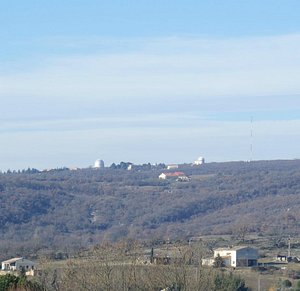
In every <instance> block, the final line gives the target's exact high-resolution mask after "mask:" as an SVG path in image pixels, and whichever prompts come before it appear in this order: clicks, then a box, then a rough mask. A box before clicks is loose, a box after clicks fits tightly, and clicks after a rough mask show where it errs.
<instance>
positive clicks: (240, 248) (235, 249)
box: [214, 246, 253, 251]
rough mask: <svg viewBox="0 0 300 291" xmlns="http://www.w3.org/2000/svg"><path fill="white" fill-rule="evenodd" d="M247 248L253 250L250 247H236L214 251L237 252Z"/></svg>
mask: <svg viewBox="0 0 300 291" xmlns="http://www.w3.org/2000/svg"><path fill="white" fill-rule="evenodd" d="M246 248H252V247H249V246H235V247H228V248H217V249H215V250H214V251H237V250H242V249H246ZM252 249H253V248H252Z"/></svg>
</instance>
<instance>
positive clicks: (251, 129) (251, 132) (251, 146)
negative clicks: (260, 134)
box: [250, 116, 253, 162]
mask: <svg viewBox="0 0 300 291" xmlns="http://www.w3.org/2000/svg"><path fill="white" fill-rule="evenodd" d="M252 160H253V116H251V120H250V162H252Z"/></svg>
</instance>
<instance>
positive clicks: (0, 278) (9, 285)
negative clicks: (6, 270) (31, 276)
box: [0, 274, 43, 291]
mask: <svg viewBox="0 0 300 291" xmlns="http://www.w3.org/2000/svg"><path fill="white" fill-rule="evenodd" d="M13 290H18V291H23V290H24V291H25V290H26V291H42V290H43V289H42V287H41V285H39V284H38V283H36V282H32V281H28V280H27V279H26V277H25V276H15V275H12V274H6V275H0V291H13Z"/></svg>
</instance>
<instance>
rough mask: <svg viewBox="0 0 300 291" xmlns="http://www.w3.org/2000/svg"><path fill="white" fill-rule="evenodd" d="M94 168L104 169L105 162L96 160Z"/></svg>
mask: <svg viewBox="0 0 300 291" xmlns="http://www.w3.org/2000/svg"><path fill="white" fill-rule="evenodd" d="M94 168H96V169H99V168H104V161H103V160H100V159H98V160H96V161H95V164H94Z"/></svg>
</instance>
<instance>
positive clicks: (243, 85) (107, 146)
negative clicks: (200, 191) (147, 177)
mask: <svg viewBox="0 0 300 291" xmlns="http://www.w3.org/2000/svg"><path fill="white" fill-rule="evenodd" d="M299 13H300V1H298V0H281V1H279V0H260V1H258V0H252V1H247V0H245V1H243V0H226V1H223V0H219V1H217V0H210V1H208V0H206V1H199V0H186V1H179V0H164V1H162V0H126V1H125V0H123V1H121V0H110V1H108V0H107V1H106V0H97V1H96V0H72V1H71V0H66V1H61V0H51V1H46V0H26V1H23V0H13V1H12V0H1V1H0V44H1V45H0V101H1V103H0V105H1V106H0V170H3V171H5V170H7V169H24V168H27V167H34V168H38V169H48V168H57V167H87V166H89V165H92V164H93V163H94V161H95V160H96V159H99V158H100V159H103V160H104V161H105V163H106V165H108V166H109V165H110V164H111V163H113V162H115V163H119V162H121V161H130V162H133V163H136V164H140V163H148V162H150V163H160V162H164V163H189V162H193V161H194V160H195V159H197V158H198V157H199V156H203V157H205V159H206V161H207V162H223V161H240V160H242V161H247V160H250V159H253V160H268V159H295V158H300V154H299V148H300V82H299V76H300V53H299V52H300V20H299ZM251 120H253V122H252V123H251ZM251 132H252V137H251ZM251 145H252V149H253V150H252V152H251V150H250V149H251Z"/></svg>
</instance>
